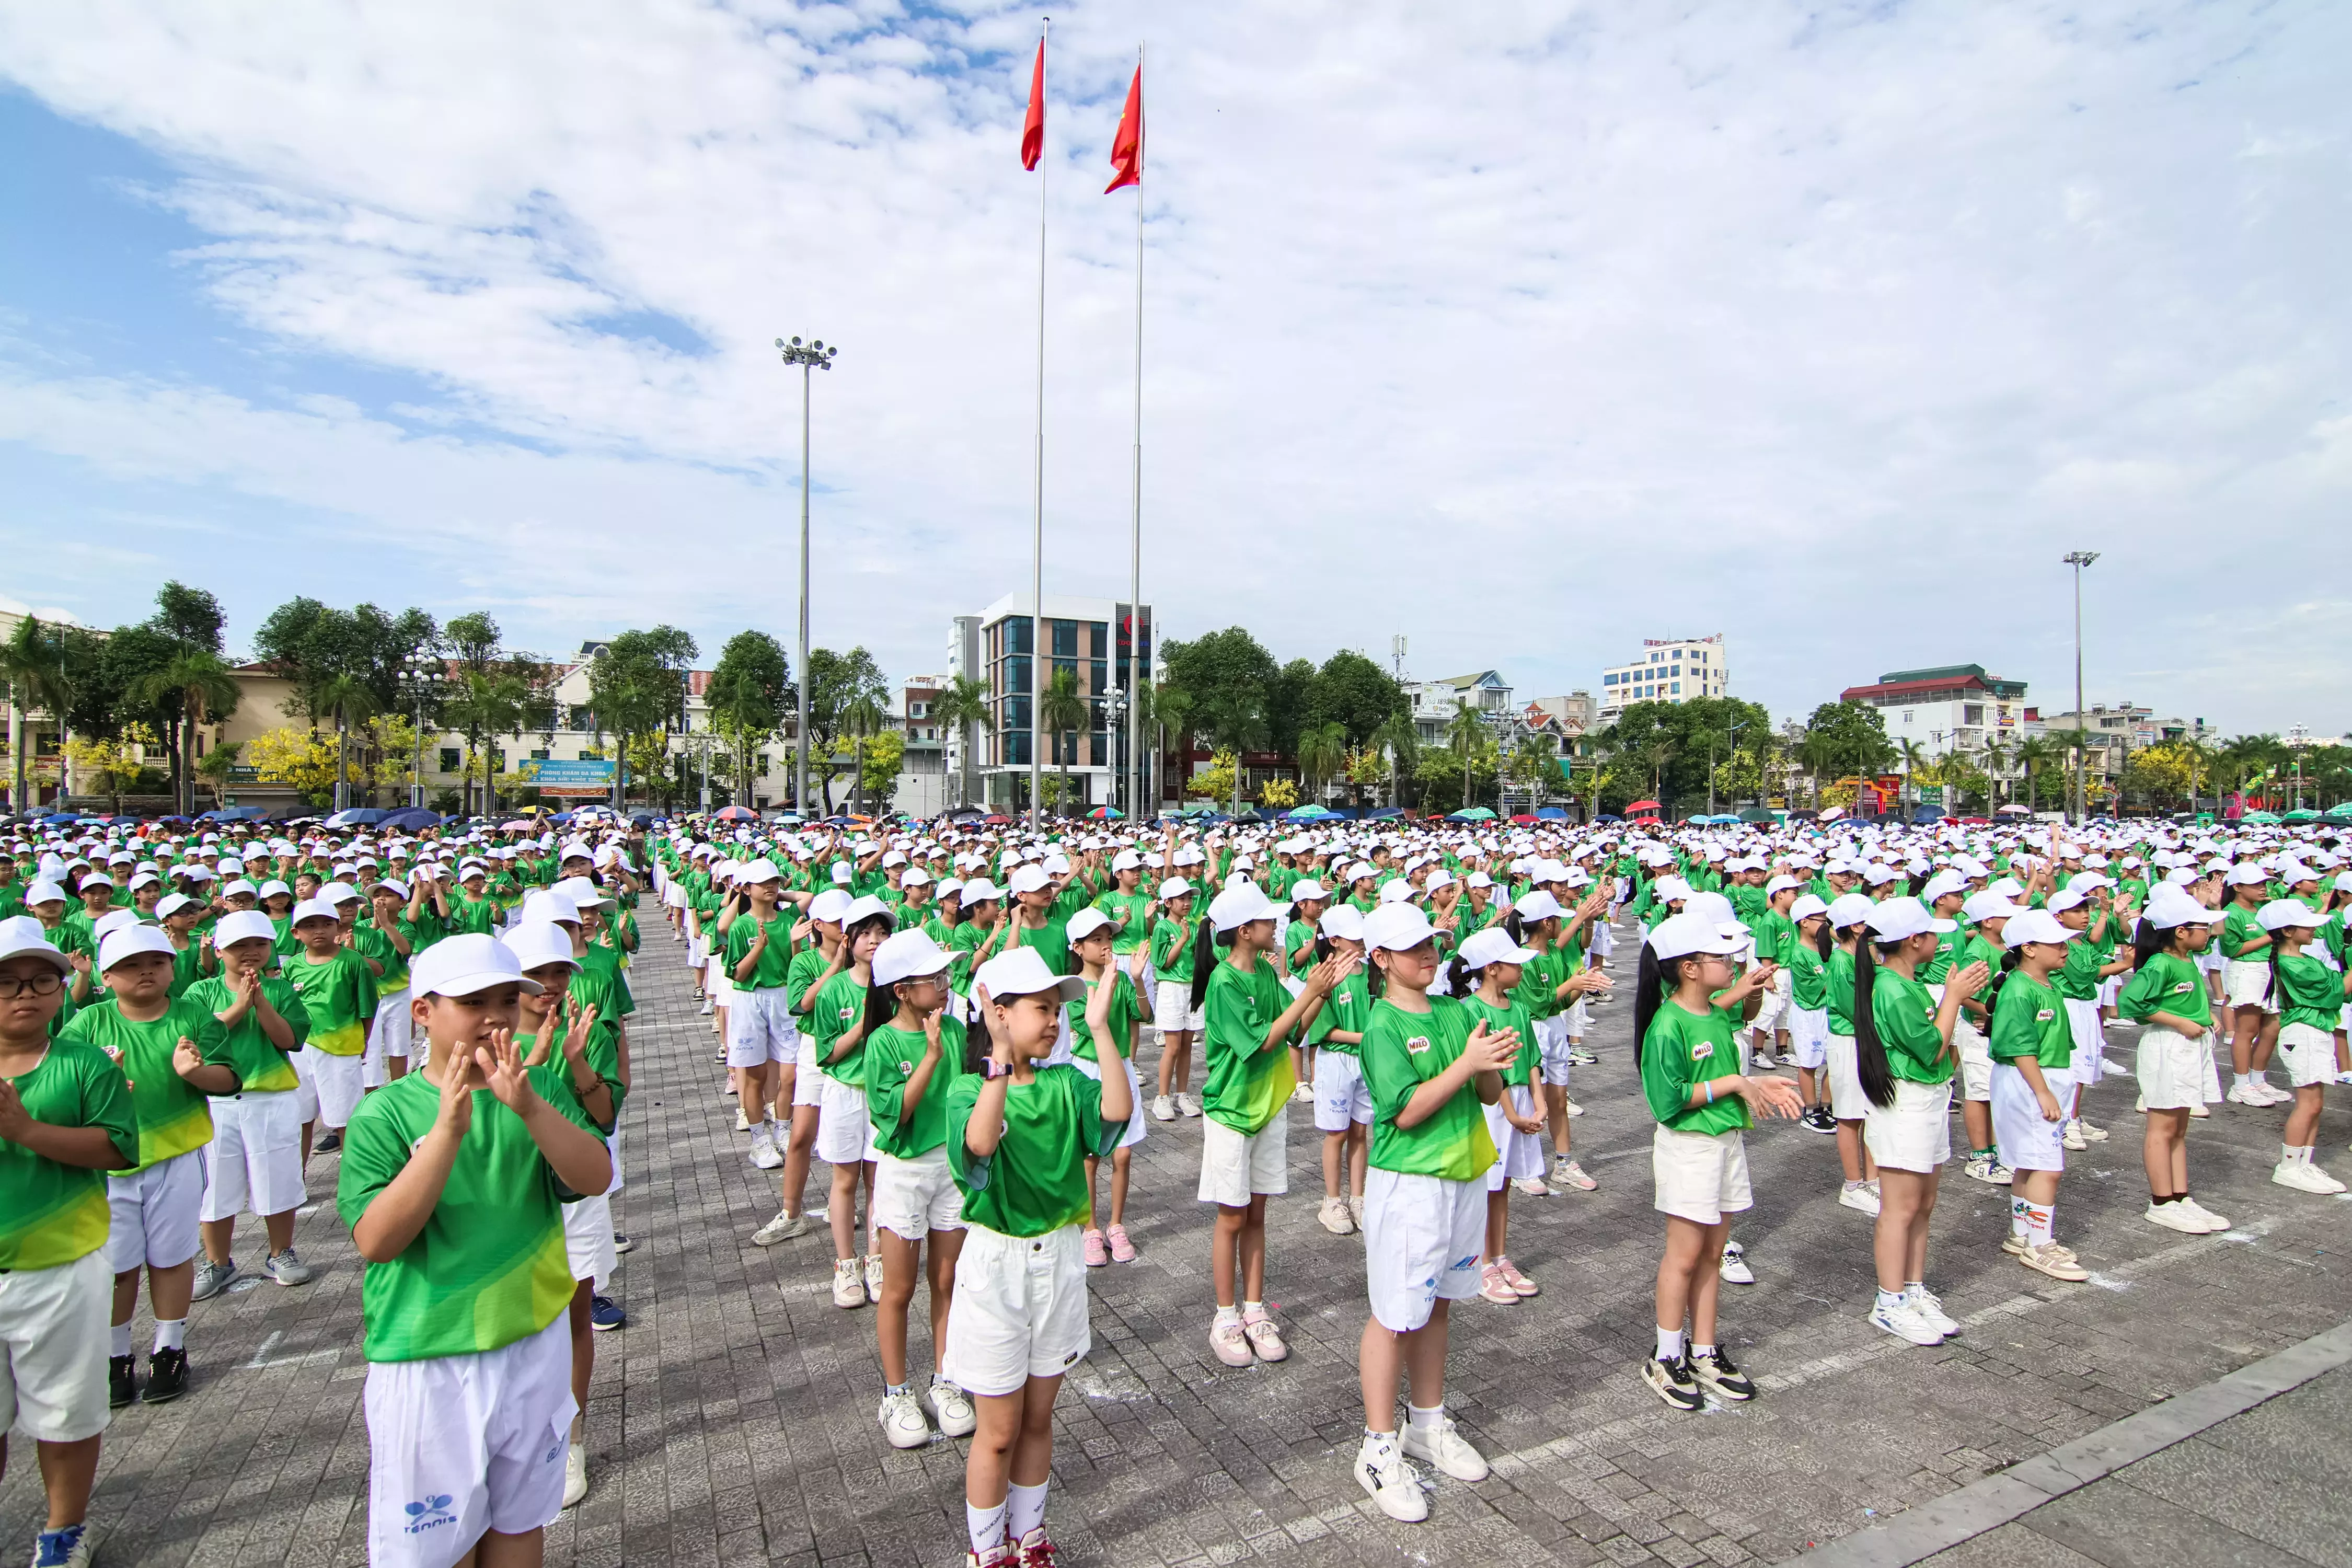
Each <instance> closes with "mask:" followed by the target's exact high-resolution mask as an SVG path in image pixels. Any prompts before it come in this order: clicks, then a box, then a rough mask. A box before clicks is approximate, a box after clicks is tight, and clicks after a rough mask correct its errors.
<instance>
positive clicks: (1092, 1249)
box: [1079, 1230, 1110, 1268]
mask: <svg viewBox="0 0 2352 1568" xmlns="http://www.w3.org/2000/svg"><path fill="white" fill-rule="evenodd" d="M1079 1239H1080V1240H1081V1241H1083V1242H1084V1243H1085V1244H1086V1248H1087V1268H1101V1267H1102V1266H1103V1265H1104V1264H1106V1263H1108V1262H1109V1261H1110V1249H1109V1248H1108V1247H1106V1246H1104V1245H1103V1233H1102V1232H1100V1231H1098V1230H1090V1231H1088V1232H1087V1234H1086V1235H1085V1236H1084V1237H1080V1238H1079Z"/></svg>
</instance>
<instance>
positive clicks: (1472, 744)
mask: <svg viewBox="0 0 2352 1568" xmlns="http://www.w3.org/2000/svg"><path fill="white" fill-rule="evenodd" d="M1485 743H1486V723H1485V722H1484V721H1482V720H1480V718H1479V717H1478V710H1476V709H1475V708H1473V707H1471V706H1470V701H1469V699H1467V698H1465V697H1457V698H1455V699H1454V717H1453V718H1451V719H1449V720H1447V721H1445V744H1446V746H1447V748H1448V749H1450V750H1451V751H1452V752H1454V755H1455V756H1457V757H1460V758H1461V759H1462V806H1463V809H1464V810H1465V811H1466V810H1468V809H1469V805H1470V763H1471V761H1472V759H1473V758H1475V756H1476V755H1477V754H1478V750H1479V748H1480V747H1481V746H1482V745H1484V744H1485Z"/></svg>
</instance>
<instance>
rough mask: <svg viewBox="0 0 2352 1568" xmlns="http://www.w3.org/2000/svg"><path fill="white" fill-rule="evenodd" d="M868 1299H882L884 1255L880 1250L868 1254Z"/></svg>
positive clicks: (876, 1300)
mask: <svg viewBox="0 0 2352 1568" xmlns="http://www.w3.org/2000/svg"><path fill="white" fill-rule="evenodd" d="M866 1300H868V1301H874V1302H879V1301H880V1300H882V1255H881V1254H880V1253H878V1252H869V1253H867V1254H866Z"/></svg>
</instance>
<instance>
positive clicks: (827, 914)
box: [808, 883, 986, 925]
mask: <svg viewBox="0 0 2352 1568" xmlns="http://www.w3.org/2000/svg"><path fill="white" fill-rule="evenodd" d="M985 885H986V884H984V883H983V884H982V886H985ZM963 901H964V902H965V903H967V904H969V903H971V902H972V901H973V899H972V893H971V887H970V886H968V885H967V886H966V887H965V889H964V900H963ZM856 902H857V900H855V899H853V898H851V897H850V896H849V895H848V894H847V893H845V892H843V891H842V890H841V889H839V888H827V889H825V890H824V892H822V893H819V894H818V895H817V896H816V897H815V898H814V899H811V900H809V907H808V914H809V919H811V920H813V921H824V922H825V923H826V924H827V925H838V924H840V923H841V917H842V916H844V915H845V914H847V913H848V912H849V910H850V907H851V906H852V905H854V904H855V903H856Z"/></svg>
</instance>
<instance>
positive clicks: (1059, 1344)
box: [940, 1225, 1094, 1395]
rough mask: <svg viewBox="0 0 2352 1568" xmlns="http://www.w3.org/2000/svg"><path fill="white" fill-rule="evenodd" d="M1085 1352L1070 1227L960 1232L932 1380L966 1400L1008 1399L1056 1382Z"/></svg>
mask: <svg viewBox="0 0 2352 1568" xmlns="http://www.w3.org/2000/svg"><path fill="white" fill-rule="evenodd" d="M1093 1345H1094V1337H1093V1334H1092V1331H1090V1330H1089V1329H1088V1327H1087V1255H1086V1248H1085V1246H1084V1244H1083V1243H1082V1242H1081V1241H1080V1239H1079V1233H1078V1227H1077V1226H1075V1225H1066V1226H1063V1227H1062V1228H1061V1229H1059V1230H1052V1231H1047V1232H1046V1233H1045V1235H1043V1236H1006V1235H1005V1234H1003V1232H1002V1231H994V1230H990V1229H989V1228H988V1227H987V1226H978V1225H974V1226H966V1227H965V1229H964V1233H963V1250H962V1251H961V1252H959V1253H958V1254H956V1268H955V1310H954V1311H953V1312H950V1314H949V1315H948V1335H947V1345H946V1348H945V1349H943V1350H942V1351H940V1376H942V1377H944V1378H946V1379H947V1380H948V1381H949V1382H950V1383H952V1384H955V1385H956V1386H957V1387H958V1388H961V1389H962V1390H963V1391H964V1392H965V1393H967V1394H992V1395H1001V1394H1016V1393H1018V1392H1020V1390H1021V1387H1022V1385H1023V1384H1025V1383H1027V1382H1028V1381H1029V1379H1031V1378H1033V1377H1059V1376H1061V1375H1062V1374H1063V1373H1066V1372H1067V1371H1069V1370H1070V1368H1072V1367H1073V1366H1076V1364H1077V1363H1078V1358H1079V1357H1081V1356H1083V1355H1085V1354H1086V1353H1087V1351H1088V1350H1090V1349H1092V1348H1093Z"/></svg>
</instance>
